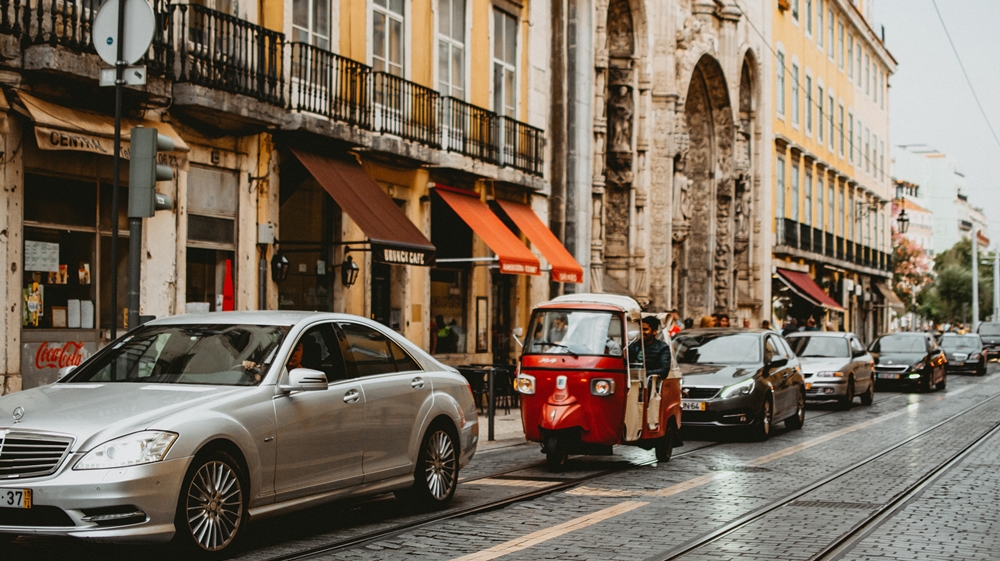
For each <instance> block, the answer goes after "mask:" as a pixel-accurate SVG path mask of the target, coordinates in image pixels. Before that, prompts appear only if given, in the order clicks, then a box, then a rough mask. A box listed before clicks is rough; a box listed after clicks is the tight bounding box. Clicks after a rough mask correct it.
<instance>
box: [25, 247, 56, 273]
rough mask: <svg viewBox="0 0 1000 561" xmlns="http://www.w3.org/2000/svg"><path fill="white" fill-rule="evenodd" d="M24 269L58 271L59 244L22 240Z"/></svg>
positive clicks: (45, 271)
mask: <svg viewBox="0 0 1000 561" xmlns="http://www.w3.org/2000/svg"><path fill="white" fill-rule="evenodd" d="M24 270H25V271H41V272H43V273H58V272H59V244H57V243H48V242H33V241H31V240H25V241H24Z"/></svg>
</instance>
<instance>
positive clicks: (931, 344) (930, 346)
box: [927, 337, 938, 352]
mask: <svg viewBox="0 0 1000 561" xmlns="http://www.w3.org/2000/svg"><path fill="white" fill-rule="evenodd" d="M937 348H938V344H937V341H935V340H934V338H933V337H928V338H927V351H928V352H934V351H936V350H937Z"/></svg>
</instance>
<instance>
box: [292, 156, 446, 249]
mask: <svg viewBox="0 0 1000 561" xmlns="http://www.w3.org/2000/svg"><path fill="white" fill-rule="evenodd" d="M292 153H293V154H295V157H296V158H298V159H299V161H301V162H302V165H304V166H305V167H306V169H307V170H309V173H311V174H312V176H313V177H315V178H316V181H318V182H319V184H320V185H322V186H323V189H326V192H327V193H329V194H330V196H331V197H333V200H335V201H337V204H338V205H340V208H342V209H343V210H344V212H346V213H347V215H348V216H350V217H351V220H353V221H354V222H356V223H357V224H358V226H360V227H361V230H362V231H363V232H364V233H365V235H366V236H368V241H369V242H370V244H371V250H372V258H373V259H375V260H376V261H380V262H382V263H393V264H397V265H423V266H431V265H433V264H434V253H435V251H436V249H435V248H434V244H432V243H431V242H430V241H429V240H428V239H427V237H426V236H424V234H423V233H422V232H421V231H420V230H419V229H417V227H416V225H415V224H413V222H411V221H410V219H409V218H407V217H406V215H405V214H403V211H401V210H400V209H399V207H398V206H396V203H395V201H393V200H392V198H391V197H389V195H386V194H385V191H383V190H382V188H381V187H379V186H378V184H377V183H375V180H374V179H372V178H371V176H370V175H368V174H367V173H365V170H364V169H362V168H361V166H360V165H358V164H357V163H356V162H347V161H342V160H335V159H333V158H327V157H324V156H317V155H316V154H311V153H309V152H302V151H300V150H295V149H294V148H293V149H292Z"/></svg>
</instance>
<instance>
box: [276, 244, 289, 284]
mask: <svg viewBox="0 0 1000 561" xmlns="http://www.w3.org/2000/svg"><path fill="white" fill-rule="evenodd" d="M291 268H292V264H291V263H290V262H289V261H288V258H287V257H285V255H284V254H283V253H281V252H280V251H276V252H275V253H274V255H273V256H272V257H271V280H273V281H274V282H281V281H283V280H285V279H286V278H288V270H289V269H291Z"/></svg>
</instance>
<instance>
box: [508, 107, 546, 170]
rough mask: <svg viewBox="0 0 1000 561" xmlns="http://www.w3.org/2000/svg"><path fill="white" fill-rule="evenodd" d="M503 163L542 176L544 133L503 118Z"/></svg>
mask: <svg viewBox="0 0 1000 561" xmlns="http://www.w3.org/2000/svg"><path fill="white" fill-rule="evenodd" d="M502 156H503V161H502V162H501V163H502V165H505V166H510V167H513V168H515V169H519V170H521V171H524V172H527V173H531V174H534V175H541V174H542V131H541V129H537V128H535V127H533V126H531V125H528V124H525V123H522V122H520V121H515V120H514V119H511V118H509V117H503V154H502Z"/></svg>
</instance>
